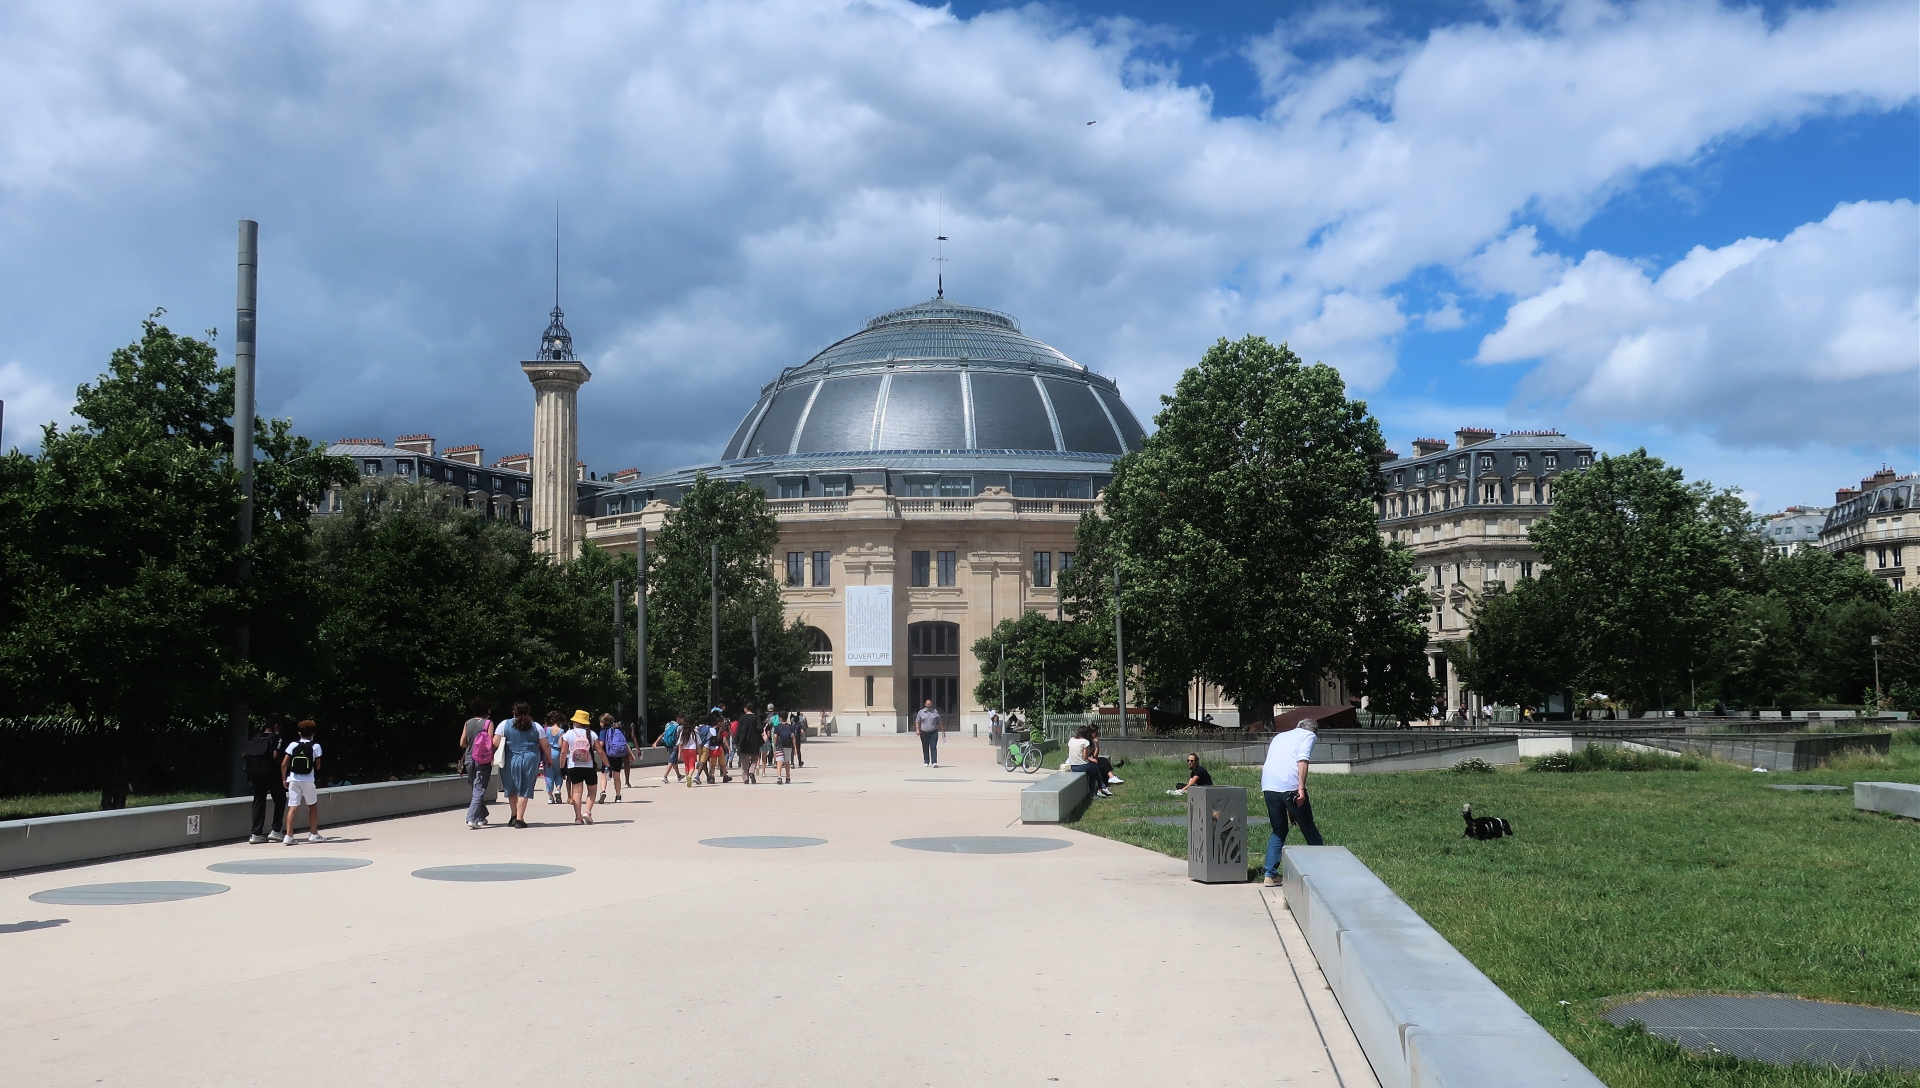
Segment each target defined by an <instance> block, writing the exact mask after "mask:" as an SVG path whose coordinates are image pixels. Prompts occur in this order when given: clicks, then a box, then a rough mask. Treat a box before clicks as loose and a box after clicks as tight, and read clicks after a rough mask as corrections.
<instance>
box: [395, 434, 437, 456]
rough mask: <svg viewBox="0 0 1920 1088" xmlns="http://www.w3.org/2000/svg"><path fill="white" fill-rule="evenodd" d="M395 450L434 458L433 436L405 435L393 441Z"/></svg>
mask: <svg viewBox="0 0 1920 1088" xmlns="http://www.w3.org/2000/svg"><path fill="white" fill-rule="evenodd" d="M393 448H394V449H396V450H405V451H407V452H408V453H417V454H421V455H422V456H425V457H432V456H433V436H432V435H430V434H403V435H401V436H400V437H399V438H396V439H394V440H393Z"/></svg>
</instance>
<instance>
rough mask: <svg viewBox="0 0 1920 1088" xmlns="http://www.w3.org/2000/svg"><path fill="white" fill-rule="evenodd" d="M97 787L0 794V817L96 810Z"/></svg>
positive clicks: (136, 800) (154, 799) (146, 798)
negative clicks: (76, 790) (85, 791)
mask: <svg viewBox="0 0 1920 1088" xmlns="http://www.w3.org/2000/svg"><path fill="white" fill-rule="evenodd" d="M219 796H220V794H217V793H149V794H134V795H133V796H131V797H128V798H127V807H128V808H144V807H145V806H147V805H177V804H181V803H184V802H187V801H205V800H207V799H208V798H210V797H219ZM99 808H100V791H99V790H92V791H90V792H87V793H35V794H28V795H26V796H24V797H0V820H25V819H29V818H32V817H35V816H66V815H68V814H70V813H75V812H96V811H98V810H99Z"/></svg>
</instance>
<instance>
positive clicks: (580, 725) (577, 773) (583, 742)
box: [560, 710, 607, 824]
mask: <svg viewBox="0 0 1920 1088" xmlns="http://www.w3.org/2000/svg"><path fill="white" fill-rule="evenodd" d="M592 721H593V716H592V715H591V714H588V713H587V712H586V711H584V710H576V711H574V712H573V728H572V729H569V730H567V731H566V732H564V733H562V734H560V754H561V755H562V756H563V757H564V758H565V762H566V765H567V770H566V777H567V803H568V804H571V805H572V806H573V822H574V823H576V824H590V823H592V822H593V793H594V790H595V789H596V788H598V786H599V785H600V772H599V767H600V765H601V764H603V763H605V762H606V761H607V751H606V749H605V748H604V747H603V746H602V745H601V742H600V734H598V733H595V732H594V731H593V730H591V729H588V728H587V726H588V725H589V724H591V723H592Z"/></svg>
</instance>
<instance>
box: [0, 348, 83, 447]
mask: <svg viewBox="0 0 1920 1088" xmlns="http://www.w3.org/2000/svg"><path fill="white" fill-rule="evenodd" d="M0 403H4V404H5V405H6V416H5V418H4V419H0V450H11V449H13V448H15V447H16V446H18V447H22V448H25V449H37V448H38V447H39V445H40V428H41V427H43V426H45V425H46V424H48V423H52V424H54V425H56V426H60V427H65V426H66V425H67V424H69V423H72V422H74V419H73V416H72V415H71V414H70V413H69V409H71V408H72V406H73V390H72V388H61V387H58V386H56V385H55V384H54V383H53V382H52V381H49V380H48V379H47V377H46V375H44V374H37V373H34V372H32V371H30V370H28V368H27V367H25V366H23V365H21V364H20V363H19V362H18V361H8V362H5V363H0Z"/></svg>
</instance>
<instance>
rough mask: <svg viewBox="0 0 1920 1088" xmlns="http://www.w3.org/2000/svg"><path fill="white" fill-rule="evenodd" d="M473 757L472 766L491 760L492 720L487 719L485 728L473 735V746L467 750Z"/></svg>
mask: <svg viewBox="0 0 1920 1088" xmlns="http://www.w3.org/2000/svg"><path fill="white" fill-rule="evenodd" d="M467 754H468V755H470V756H472V757H473V764H474V766H476V767H478V766H480V765H481V764H483V763H492V762H493V722H492V721H491V720H489V721H487V725H486V728H484V729H482V730H480V732H478V733H475V734H474V735H473V747H472V748H471V749H469V750H468V753H467Z"/></svg>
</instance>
